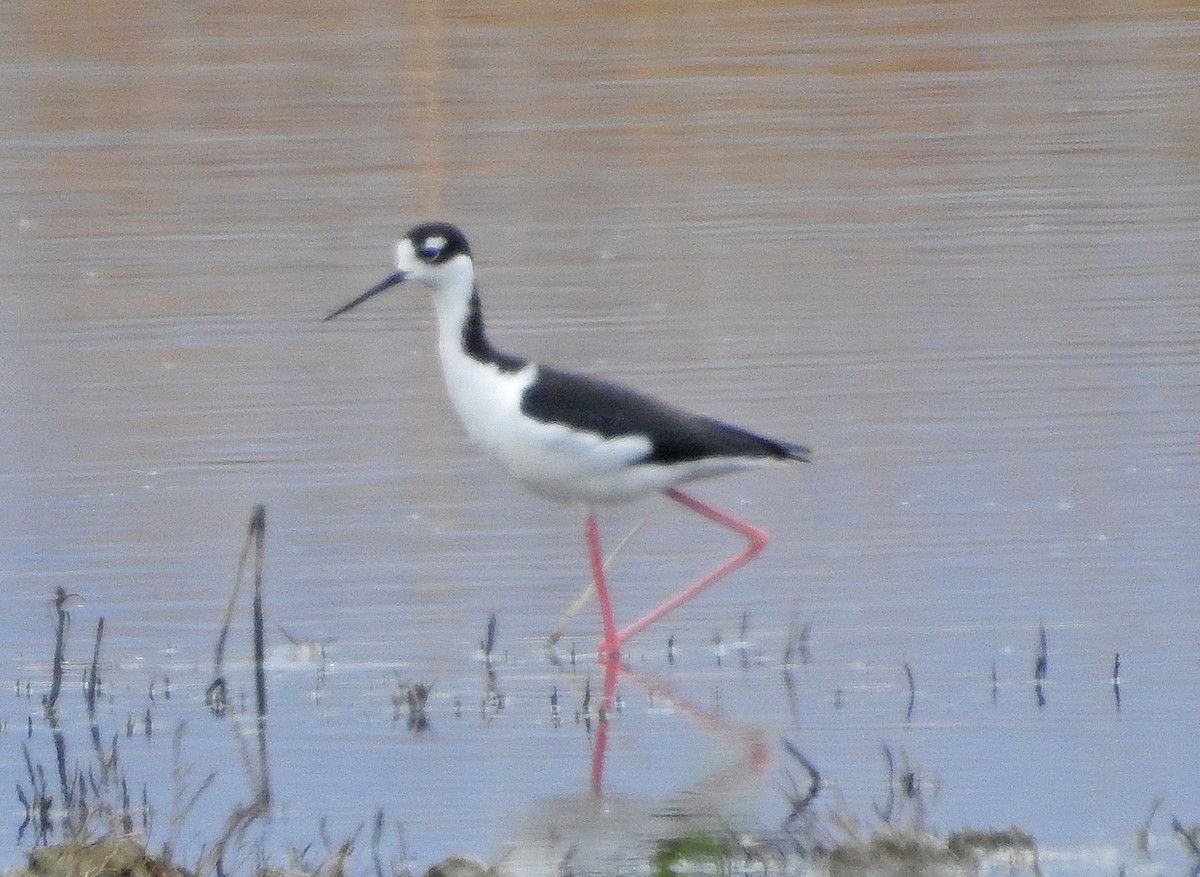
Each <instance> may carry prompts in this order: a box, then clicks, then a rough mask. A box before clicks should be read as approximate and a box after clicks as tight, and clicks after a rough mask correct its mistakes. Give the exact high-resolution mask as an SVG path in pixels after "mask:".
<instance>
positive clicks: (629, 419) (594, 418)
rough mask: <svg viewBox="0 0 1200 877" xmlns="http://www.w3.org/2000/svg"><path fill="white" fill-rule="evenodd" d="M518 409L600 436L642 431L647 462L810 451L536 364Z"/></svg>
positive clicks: (792, 455) (793, 455) (787, 456)
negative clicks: (534, 376) (647, 450)
mask: <svg viewBox="0 0 1200 877" xmlns="http://www.w3.org/2000/svg"><path fill="white" fill-rule="evenodd" d="M521 410H522V411H523V412H524V413H525V414H527V415H528V416H530V417H533V418H535V419H537V420H540V421H542V422H544V423H561V424H564V425H566V426H570V427H573V428H575V429H582V430H586V431H588V432H594V433H596V434H598V435H601V436H604V437H605V438H620V437H622V436H631V435H637V436H645V437H646V438H648V439H649V440H650V444H651V450H650V453H649V454H647V456H646V462H647V463H682V462H687V461H691V460H701V459H705V458H708V457H762V458H764V459H778V460H801V461H804V462H807V461H808V459H809V454H810V451H809V450H808V448H805V447H803V446H801V445H796V444H791V443H789V442H781V441H776V440H775V439H769V438H766V437H765V436H761V435H756V434H754V433H752V432H747V431H746V430H744V429H740V428H739V427H736V426H731V425H730V424H728V423H722V422H721V421H719V420H713V419H712V418H711V417H703V416H701V415H698V414H691V413H689V412H687V411H683V410H682V409H679V408H675V407H673V406H671V405H665V404H663V403H662V402H659V401H658V400H656V399H652V398H651V397H649V396H647V395H645V394H643V393H639V392H637V391H636V390H631V389H629V388H628V387H623V386H621V385H620V384H614V383H611V382H609V381H603V380H599V379H597V378H590V377H587V376H584V375H577V374H572V373H570V372H564V371H559V370H557V369H553V368H546V367H545V366H538V373H537V379H536V380H535V381H534V382H533V383H532V384H531V385H530V386H529V388H528V389H526V390H525V395H524V396H523V398H522V399H521Z"/></svg>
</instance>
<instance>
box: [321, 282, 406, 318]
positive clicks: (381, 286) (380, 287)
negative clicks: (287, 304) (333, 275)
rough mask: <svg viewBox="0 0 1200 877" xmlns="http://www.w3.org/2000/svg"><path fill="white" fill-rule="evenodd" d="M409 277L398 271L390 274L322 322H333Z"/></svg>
mask: <svg viewBox="0 0 1200 877" xmlns="http://www.w3.org/2000/svg"><path fill="white" fill-rule="evenodd" d="M407 276H408V275H407V274H405V273H404V272H403V271H396V272H394V273H392V274H389V275H388V276H387V277H385V278H383V280H380V281H379V282H378V283H376V284H375V285H374V286H372V287H371V288H370V289H368V290H367V291H366V292H364V293H363V294H362V295H360V296H359V297H358V298H356V299H355V300H354V301H352V302H349V303H347V304H344V305H342V306H341V307H340V308H338V309H337V310H336V311H334V312H333V313H332V314H330V315H329V316H328V317H326V318H325V319H324V320H323V321H322V322H326V323H327V322H329V321H330V320H332V319H333V318H334V317H340V316H341V315H342V314H344V313H346V311H348V310H350V309H351V308H356V307H358V306H359V305H360V304H362V303H363V302H364V301H366V300H367V299H369V298H371V296H375V295H379V293H381V292H383V291H384V290H385V289H391V288H392V287H393V286H395V285H396V284H397V283H400V282H401V281H403V280H404V278H405V277H407Z"/></svg>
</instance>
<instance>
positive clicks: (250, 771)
mask: <svg viewBox="0 0 1200 877" xmlns="http://www.w3.org/2000/svg"><path fill="white" fill-rule="evenodd" d="M266 531H267V510H266V508H265V507H263V506H261V505H259V506H255V508H254V512H253V514H252V515H251V516H250V526H249V528H248V531H247V533H246V544H245V545H243V546H242V553H241V555H240V556H239V558H238V566H237V575H236V576H235V579H234V583H233V595H232V596H231V597H230V601H229V607H228V609H227V610H226V613H225V623H224V624H223V625H222V627H221V633H220V635H219V637H218V638H217V648H216V652H215V654H214V660H213V664H214V672H215V675H216V677H217V678H216V679H214V680H213V682H212V684H211V685H210V686H209V688H208V693H207V699H208V701H209V706H210V708H212V709H213V710H214V712H218V707H217V705H218V704H220V705H222V708H221V709H220V711H219V712H218V714H219V715H223V714H224V708H225V707H227V706H228V699H227V686H226V684H225V679H224V676H223V675H222V664H223V662H224V657H225V641H226V639H227V637H228V635H229V626H230V623H231V622H232V620H233V607H234V603H235V601H236V599H237V594H238V590H239V588H240V584H241V579H242V575H243V573H244V571H245V568H246V561H247V560H248V559H249V557H250V551H251V548H253V550H254V694H255V697H254V702H255V706H256V717H255V718H256V726H257V728H256V729H257V735H258V766H257V769H254V768H252V767H251V764H250V759H249V756H248V753H246V752H245V749H244V745H243V742H242V740H243V738H242V735H241V733H240V732H239V730H238V729H237V728H236V727H235V728H234V739H236V740H237V741H238V745H239V747H240V748H241V751H242V758H243V762H244V764H245V765H246V773H247V776H248V778H249V780H250V785H251V788H252V789H253V791H254V796H253V798H252V799H251V800H250V802H249V803H247V804H245V805H243V806H241V807H238V808H236V809H234V810H233V812H231V813H230V814H229V817H228V818H227V819H226V821H225V830H224V832H222V834H221V837H220V838H219V839H218V840H217V841H216V842H215V843H214V844H213V845H212V847H211V848H210V849H209V851H208V852H207V853H206V854H205V855H204V858H203V859H202V860H201V862H200V864H199V866H198V867H197V868H196V873H197V874H198V875H199V877H207V875H209V874H212V873H214V872H218V873H219V872H220V871H221V863H222V861H223V860H224V857H225V850H226V848H227V847H228V846H229V844H230V842H231V841H233V840H234V839H235V838H238V837H241V836H242V835H243V834H244V833H245V831H246V829H248V828H249V827H250V825H251V824H253V822H254V821H255V820H256V819H258V818H259V817H260V816H263V815H265V814H266V813H267V812H268V811H269V810H270V807H271V781H270V776H269V774H268V760H267V683H266V672H265V669H264V666H263V663H264V656H265V652H266V647H265V637H264V634H263V631H264V628H265V624H264V619H263V601H262V592H263V567H264V560H265V542H266ZM214 692H215V694H214ZM217 695H219V697H220V700H219V701H218V700H217Z"/></svg>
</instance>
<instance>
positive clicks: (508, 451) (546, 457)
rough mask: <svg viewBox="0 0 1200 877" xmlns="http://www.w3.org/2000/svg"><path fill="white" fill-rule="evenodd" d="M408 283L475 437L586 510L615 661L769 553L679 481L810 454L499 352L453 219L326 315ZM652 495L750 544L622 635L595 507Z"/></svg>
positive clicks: (401, 252)
mask: <svg viewBox="0 0 1200 877" xmlns="http://www.w3.org/2000/svg"><path fill="white" fill-rule="evenodd" d="M403 281H413V282H416V283H420V284H421V285H423V286H426V287H428V288H429V289H430V290H431V292H432V293H433V303H434V307H435V309H436V311H437V324H438V352H439V354H440V356H441V361H442V373H443V375H444V376H445V379H446V389H447V390H448V391H449V394H450V400H451V401H452V402H453V403H454V407H455V409H456V410H457V411H458V416H459V417H460V418H461V419H462V422H463V425H464V426H465V427H466V429H467V432H468V434H469V435H470V436H471V438H472V439H473V440H474V441H475V442H476V443H477V444H478V445H480V446H481V447H482V448H483V449H484V450H485V451H487V452H488V453H489V454H491V455H492V456H493V457H495V458H496V459H497V460H499V461H500V463H501V465H503V466H504V468H505V469H506V470H508V472H509V474H510V475H512V476H513V477H514V478H516V479H517V480H518V481H519V482H521V483H522V484H523V485H525V486H526V487H528V488H529V489H530V490H532V491H534V492H535V493H539V494H541V495H543V496H546V497H549V498H551V499H556V500H563V501H566V502H571V503H575V504H577V505H580V506H582V507H583V508H584V509H585V510H586V514H587V519H586V534H587V542H588V550H589V553H590V557H591V566H592V576H593V578H594V580H595V583H596V596H597V599H598V600H599V601H600V612H601V615H602V617H603V623H604V643H603V645H602V652H604V653H605V654H606V655H611V656H614V657H616V656H618V655H619V654H620V650H621V646H622V645H623V644H624V643H625V642H626V641H627V640H628V639H629V638H630V637H632V636H633V635H634V634H636V633H638V632H639V631H641V630H643V629H644V628H646V627H647V626H648V625H650V624H653V623H654V622H655V621H657V620H658V619H660V618H662V617H663V616H664V615H666V614H667V613H668V612H670V611H671V610H673V609H675V608H677V607H679V606H680V605H682V604H683V603H685V602H687V601H688V600H690V599H691V598H692V597H694V596H696V595H697V594H699V593H700V592H701V591H703V590H704V589H705V588H707V587H709V586H710V585H712V584H713V583H714V582H716V581H717V580H718V579H720V578H722V577H724V576H726V575H728V574H729V573H731V572H733V571H734V570H735V569H737V568H738V567H740V566H742V565H743V564H744V563H746V562H747V561H749V560H750V559H752V558H753V557H755V556H756V555H757V554H758V553H759V552H760V551H762V550H763V547H764V546H765V545H766V543H767V534H766V533H765V532H763V531H762V530H760V529H758V528H757V527H754V526H752V525H750V524H748V523H746V522H744V521H739V520H738V519H737V518H734V517H731V516H730V515H727V514H725V513H724V512H721V511H718V510H717V509H715V508H712V507H711V506H708V505H706V504H704V503H702V502H700V501H699V500H697V499H695V498H693V497H691V496H689V495H687V494H686V493H683V492H682V491H680V490H679V488H678V485H680V484H683V483H684V482H687V481H692V480H694V479H697V478H708V477H711V476H715V475H725V474H727V473H730V472H737V471H740V470H742V469H747V468H750V467H753V466H756V465H761V464H763V463H768V462H773V461H787V460H801V461H807V460H808V458H809V450H808V448H805V447H802V446H800V445H796V444H791V443H789V442H782V441H776V440H774V439H769V438H765V437H763V436H760V435H755V434H754V433H752V432H747V431H746V430H744V429H739V428H738V427H736V426H730V425H729V424H726V423H721V422H720V421H717V420H712V419H711V418H708V417H701V416H699V415H695V414H690V413H688V412H686V411H681V410H680V409H678V408H673V407H671V406H669V405H664V404H662V403H661V402H658V401H656V400H654V399H651V398H650V397H648V396H644V395H642V394H641V393H638V392H635V391H634V390H630V389H627V388H625V387H622V386H619V385H617V384H613V383H609V382H608V381H603V380H598V379H596V378H591V377H586V376H584V375H577V374H572V373H570V372H565V371H559V370H557V369H554V368H549V367H547V366H543V365H537V364H536V363H532V362H528V361H526V360H524V359H521V358H519V357H516V356H512V355H510V354H507V353H501V352H500V351H499V350H497V349H496V348H494V347H492V345H491V343H490V342H489V340H488V337H487V335H486V334H485V333H484V328H483V315H482V310H481V308H480V303H479V289H478V287H477V286H476V283H475V265H474V262H473V261H472V258H471V248H470V246H469V245H468V244H467V239H466V237H464V236H463V233H462V232H461V231H459V230H458V229H457V228H455V227H454V226H452V225H448V224H446V223H441V222H435V223H429V224H427V225H419V226H417V227H416V228H414V229H413V230H412V231H410V232H409V233H408V234H407V235H405V236H404V237H403V238H402V239H401V240H400V242H399V243H398V244H397V245H396V270H395V271H393V272H392V273H391V274H390V275H388V276H387V277H385V278H384V279H383V280H382V281H380V282H379V283H377V284H376V285H375V286H372V287H371V288H370V289H368V290H367V291H366V292H364V293H363V294H362V295H360V296H359V297H358V298H356V299H354V300H353V301H351V302H349V303H348V304H346V305H343V306H342V307H340V308H338V309H337V310H336V311H334V312H333V313H331V314H330V315H329V316H328V317H326V318H325V319H326V320H332V319H333V318H334V317H336V316H338V315H340V314H344V313H345V312H346V311H348V310H350V309H351V308H354V307H357V306H358V305H360V304H362V303H363V302H364V301H366V300H367V299H369V298H371V297H372V296H375V295H378V294H379V293H381V292H383V291H384V290H385V289H388V288H390V287H392V286H395V285H396V284H398V283H401V282H403ZM651 493H665V494H666V495H667V496H669V497H670V498H671V499H673V500H675V501H676V502H678V503H680V504H681V505H684V506H686V507H687V508H689V509H692V510H693V511H695V512H698V513H699V514H701V515H703V516H704V517H706V518H708V519H709V520H711V521H714V522H716V523H717V524H720V525H721V526H723V527H727V528H729V529H731V530H733V531H735V532H737V533H740V534H741V535H742V536H743V537H744V538H745V539H746V543H747V544H746V547H745V548H744V549H742V551H740V552H738V553H737V554H736V555H734V556H733V557H731V558H730V559H729V560H728V561H726V562H725V563H724V564H722V565H721V566H719V567H717V568H716V569H714V570H713V571H712V572H710V573H708V574H707V575H705V576H703V577H701V578H700V579H699V580H698V581H696V582H694V583H693V584H691V585H689V586H688V587H686V588H684V589H683V590H682V591H680V592H679V593H678V594H676V595H675V596H674V597H672V598H671V599H669V600H667V601H666V602H665V603H663V604H662V605H661V606H659V607H658V608H657V609H654V610H652V611H651V612H649V613H647V614H646V615H644V616H643V617H642V618H639V619H638V620H637V621H634V622H633V623H632V624H629V625H627V626H626V627H624V628H622V629H620V630H618V629H617V627H616V624H615V623H614V621H613V613H612V601H611V600H610V599H609V594H608V588H607V586H606V583H605V576H604V564H603V560H602V558H601V554H600V535H599V528H598V526H597V524H596V515H595V508H596V507H597V506H600V505H605V504H607V503H617V502H626V501H629V500H633V499H636V498H638V497H641V496H645V495H647V494H651Z"/></svg>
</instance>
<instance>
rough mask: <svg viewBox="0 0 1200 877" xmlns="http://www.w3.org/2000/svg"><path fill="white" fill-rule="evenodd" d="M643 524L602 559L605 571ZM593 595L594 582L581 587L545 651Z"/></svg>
mask: <svg viewBox="0 0 1200 877" xmlns="http://www.w3.org/2000/svg"><path fill="white" fill-rule="evenodd" d="M645 524H646V519H645V518H642V519H641V520H640V521H638V522H637V523H636V524H634V525H633V529H632V530H630V531H629V532H628V533H626V534H625V538H623V539H622V540H621V541H620V542H618V543H617V547H616V548H614V549H613V550H612V553H610V554H609V555H608V557H606V558H605V559H604V564H603V567H604V570H605V571H607V570H608V567H609V566H610V565H611V564H612V562H613V561H614V560H616V559H617V557H618V556H619V555H620V554H621V552H622V551H624V550H625V546H626V544H628V542H629V540H630V539H632V538H633V537H634V536H635V535H637V532H638V531H639V530H641V529H642V527H643V526H645ZM595 593H596V583H595V582H592V581H589V582H588V583H587V584H586V585H584V586H583V590H581V591H580V592H579V594H578V596H576V597H575V599H574V600H572V601H571V605H570V606H568V607H567V608H566V610H565V611H564V612H563V614H562V616H561V617H560V618H559V619H558V624H556V625H554V630H552V631H551V632H550V636H548V637H547V638H546V648H547V649H552V648H554V646H555V645H557V644H558V641H559V640H560V639H562V638H563V634H565V633H566V632H567V625H569V624H570V623H571V621H572V620H573V619H574V618H575V616H576V615H578V614H579V613H580V612H582V611H583V608H584V607H585V606H587V604H588V601H589V600H591V599H592V595H593V594H595Z"/></svg>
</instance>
